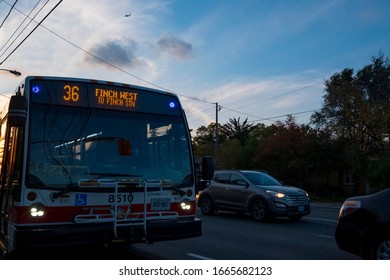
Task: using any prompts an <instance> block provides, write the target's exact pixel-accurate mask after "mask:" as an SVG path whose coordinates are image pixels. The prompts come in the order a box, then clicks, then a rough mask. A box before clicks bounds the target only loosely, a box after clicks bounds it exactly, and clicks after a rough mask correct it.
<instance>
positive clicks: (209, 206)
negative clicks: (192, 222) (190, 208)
mask: <svg viewBox="0 0 390 280" xmlns="http://www.w3.org/2000/svg"><path fill="white" fill-rule="evenodd" d="M199 207H200V211H202V214H204V215H212V214H213V213H214V203H213V201H212V200H211V198H210V197H209V196H208V195H204V196H202V197H201V198H200V201H199Z"/></svg>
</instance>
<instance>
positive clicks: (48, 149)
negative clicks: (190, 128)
mask: <svg viewBox="0 0 390 280" xmlns="http://www.w3.org/2000/svg"><path fill="white" fill-rule="evenodd" d="M29 133H30V137H29V144H28V151H27V152H28V155H27V162H28V163H27V176H26V184H27V186H30V187H39V188H50V189H62V188H65V187H67V186H70V185H76V184H78V183H79V182H80V180H84V179H85V180H92V179H102V178H114V179H119V178H120V179H122V178H136V179H141V180H169V181H172V182H173V185H174V186H176V187H182V186H190V185H192V184H193V174H192V171H191V170H192V166H191V164H192V163H191V154H190V143H189V136H188V133H187V128H186V124H185V122H184V119H183V118H182V117H180V116H174V115H158V114H150V113H148V114H145V113H142V112H129V111H120V110H104V109H99V108H87V107H71V106H58V105H53V104H31V110H30V121H29Z"/></svg>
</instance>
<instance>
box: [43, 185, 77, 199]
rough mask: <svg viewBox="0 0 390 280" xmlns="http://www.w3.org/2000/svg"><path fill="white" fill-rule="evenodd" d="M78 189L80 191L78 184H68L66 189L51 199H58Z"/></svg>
mask: <svg viewBox="0 0 390 280" xmlns="http://www.w3.org/2000/svg"><path fill="white" fill-rule="evenodd" d="M76 189H78V184H75V183H72V184H68V185H67V186H66V187H65V188H64V189H62V190H60V191H59V192H56V193H53V194H52V195H51V196H50V197H51V198H52V199H57V198H59V197H60V196H62V195H64V194H66V193H68V192H70V191H73V190H76Z"/></svg>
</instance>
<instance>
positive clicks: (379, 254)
mask: <svg viewBox="0 0 390 280" xmlns="http://www.w3.org/2000/svg"><path fill="white" fill-rule="evenodd" d="M371 252H372V254H371V256H372V259H374V260H390V236H389V235H387V236H382V237H380V238H378V240H376V242H375V243H374V245H373V247H372V251H371Z"/></svg>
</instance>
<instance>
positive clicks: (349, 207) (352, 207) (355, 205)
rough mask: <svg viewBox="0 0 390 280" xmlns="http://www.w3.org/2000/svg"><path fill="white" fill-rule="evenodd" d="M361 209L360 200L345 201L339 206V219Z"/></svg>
mask: <svg viewBox="0 0 390 280" xmlns="http://www.w3.org/2000/svg"><path fill="white" fill-rule="evenodd" d="M360 207H361V202H360V200H346V201H345V202H344V203H343V205H342V206H341V209H340V212H339V217H342V216H345V215H347V214H349V213H352V212H354V211H356V210H358V209H359V208H360Z"/></svg>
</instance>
